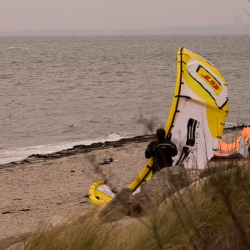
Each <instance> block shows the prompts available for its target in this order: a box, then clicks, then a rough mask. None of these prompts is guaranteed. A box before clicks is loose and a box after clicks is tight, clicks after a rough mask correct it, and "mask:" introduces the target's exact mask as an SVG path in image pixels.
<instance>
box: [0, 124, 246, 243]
mask: <svg viewBox="0 0 250 250" xmlns="http://www.w3.org/2000/svg"><path fill="white" fill-rule="evenodd" d="M240 131H241V129H240V130H237V131H230V130H226V131H225V132H224V141H228V140H231V141H232V140H233V138H236V136H238V135H239V134H240ZM153 138H154V137H153V136H142V137H135V138H131V139H123V140H121V141H119V142H109V143H99V144H95V145H92V146H91V145H90V146H78V147H74V148H73V149H70V150H66V151H62V152H59V153H54V154H51V155H47V156H41V155H36V156H33V157H30V158H27V159H26V160H23V161H21V162H17V163H15V162H13V163H9V164H4V165H0V190H1V200H0V221H1V227H0V241H1V240H3V239H4V238H7V237H10V236H14V235H18V234H24V233H27V232H31V231H33V230H36V229H37V228H38V227H39V225H40V223H41V221H43V222H46V221H49V220H50V219H51V218H53V217H55V216H60V217H66V216H68V215H70V214H73V213H75V212H77V211H79V210H81V211H83V212H84V211H87V210H89V209H91V208H94V207H95V206H94V205H93V204H92V203H91V202H90V200H89V198H88V191H89V188H90V186H91V184H93V183H94V182H95V181H98V180H102V179H103V178H104V176H105V177H106V178H108V180H109V185H110V187H111V189H112V190H115V191H119V190H121V189H122V188H124V187H127V186H128V185H129V184H130V183H131V182H132V181H133V180H134V179H135V178H136V177H137V175H138V174H139V173H140V171H141V170H142V168H143V167H144V165H145V164H146V163H147V160H146V159H145V158H144V151H145V148H146V146H147V144H148V143H149V142H150V141H152V140H153ZM105 158H113V159H114V160H117V161H118V162H114V163H111V164H103V165H100V163H102V162H103V159H105ZM96 167H98V169H99V170H98V171H99V172H98V171H97V168H96Z"/></svg>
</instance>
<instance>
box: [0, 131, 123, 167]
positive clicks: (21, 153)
mask: <svg viewBox="0 0 250 250" xmlns="http://www.w3.org/2000/svg"><path fill="white" fill-rule="evenodd" d="M122 138H125V137H122V136H121V135H118V134H115V133H111V134H110V135H109V136H108V137H106V138H96V139H94V140H84V141H74V142H62V143H58V144H47V145H38V146H32V147H24V148H12V149H6V150H0V164H5V163H10V162H16V161H21V160H24V159H26V158H27V157H29V156H30V155H33V154H42V155H43V154H50V153H54V152H58V151H61V150H65V149H69V148H72V147H74V146H76V145H91V144H93V143H97V142H105V141H118V140H120V139H122Z"/></svg>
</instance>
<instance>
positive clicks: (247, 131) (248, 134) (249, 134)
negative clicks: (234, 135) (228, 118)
mask: <svg viewBox="0 0 250 250" xmlns="http://www.w3.org/2000/svg"><path fill="white" fill-rule="evenodd" d="M241 134H242V136H244V137H245V140H244V142H245V144H247V142H248V141H249V139H250V127H245V128H244V129H243V130H242V131H241Z"/></svg>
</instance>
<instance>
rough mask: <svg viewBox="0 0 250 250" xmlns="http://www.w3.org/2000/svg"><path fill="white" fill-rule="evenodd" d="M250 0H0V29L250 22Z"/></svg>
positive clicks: (118, 27) (152, 26) (1, 30)
mask: <svg viewBox="0 0 250 250" xmlns="http://www.w3.org/2000/svg"><path fill="white" fill-rule="evenodd" d="M244 9H245V10H246V11H247V12H248V13H249V14H250V0H0V32H5V31H7V32H8V31H20V30H35V31H38V30H86V29H91V30H100V29H106V30H111V29H145V28H163V27H176V26H184V25H186V26H199V25H224V24H231V23H233V22H234V19H235V17H236V16H237V17H240V18H241V20H242V21H243V22H244V23H250V16H248V15H247V14H246V13H245V11H244Z"/></svg>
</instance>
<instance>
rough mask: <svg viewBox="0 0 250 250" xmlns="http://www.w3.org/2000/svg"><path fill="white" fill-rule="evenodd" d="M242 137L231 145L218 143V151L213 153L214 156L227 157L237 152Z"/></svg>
mask: <svg viewBox="0 0 250 250" xmlns="http://www.w3.org/2000/svg"><path fill="white" fill-rule="evenodd" d="M241 137H242V136H239V137H238V138H237V139H236V141H235V142H232V143H229V144H228V143H225V142H223V141H220V142H219V144H218V148H217V150H218V151H215V153H214V155H216V156H228V155H231V154H233V153H235V152H237V151H238V150H239V148H240V139H241Z"/></svg>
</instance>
